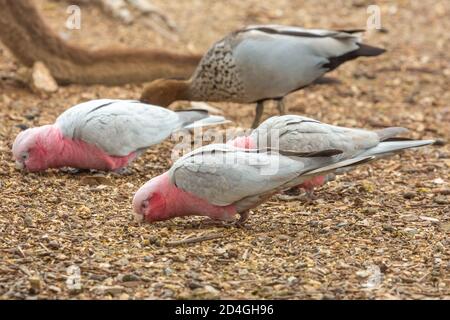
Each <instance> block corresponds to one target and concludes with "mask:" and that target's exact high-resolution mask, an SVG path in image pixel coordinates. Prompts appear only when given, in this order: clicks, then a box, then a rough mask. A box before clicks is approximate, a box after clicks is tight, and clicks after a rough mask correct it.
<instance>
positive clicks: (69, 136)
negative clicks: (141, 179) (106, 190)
mask: <svg viewBox="0 0 450 320" xmlns="http://www.w3.org/2000/svg"><path fill="white" fill-rule="evenodd" d="M225 122H227V121H225V119H224V118H223V117H219V116H210V115H208V113H207V112H205V111H202V110H187V111H177V112H174V111H171V110H169V109H165V108H161V107H157V106H153V105H148V104H144V103H140V102H139V101H132V100H110V99H101V100H92V101H88V102H84V103H81V104H78V105H76V106H73V107H72V108H70V109H68V110H66V111H65V112H63V113H62V114H61V115H60V116H59V117H58V118H57V119H56V122H55V123H54V124H50V125H44V126H41V127H37V128H31V129H27V130H25V131H22V132H21V133H20V134H19V135H18V136H17V137H16V140H15V141H14V144H13V147H12V152H13V156H14V159H15V161H16V165H17V167H18V168H19V169H24V168H26V169H27V170H29V171H32V172H33V171H41V170H45V169H47V168H60V167H73V168H79V169H97V170H119V169H122V168H124V167H126V166H127V165H128V164H129V163H130V162H131V161H132V160H134V159H135V158H136V157H137V156H138V155H139V154H140V153H142V152H143V151H144V150H145V149H147V148H149V147H151V146H152V145H155V144H157V143H160V142H162V141H163V140H165V139H166V138H168V137H169V136H170V135H171V134H172V133H173V132H175V131H177V130H181V129H190V128H194V127H199V126H206V125H212V124H221V123H225Z"/></svg>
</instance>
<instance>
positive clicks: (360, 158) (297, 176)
mask: <svg viewBox="0 0 450 320" xmlns="http://www.w3.org/2000/svg"><path fill="white" fill-rule="evenodd" d="M332 128H333V127H328V129H329V130H330V133H332V130H331V129H332ZM336 130H337V129H336ZM340 130H343V131H344V128H341V129H340ZM387 130H388V129H387ZM388 131H389V130H388ZM386 132H387V131H386ZM356 135H357V131H356V130H355V132H354V137H351V135H349V136H348V137H347V138H345V137H343V139H342V142H340V141H339V140H340V139H339V138H338V137H337V138H336V139H335V140H332V139H330V140H329V141H328V142H325V143H323V144H324V145H325V144H327V146H326V147H325V148H324V147H323V146H322V147H321V145H320V143H318V144H315V143H311V146H310V147H305V148H304V149H305V150H306V152H296V151H293V150H290V149H292V148H290V149H288V150H282V149H280V148H278V149H277V150H275V149H268V150H258V149H244V148H238V147H235V146H233V145H231V144H213V145H208V146H204V147H201V148H198V149H196V150H194V151H192V152H190V153H188V154H186V155H185V156H183V157H182V158H180V159H178V160H177V161H176V162H175V163H174V164H173V166H172V167H171V169H170V170H169V171H167V172H166V173H164V174H162V175H160V176H158V177H156V178H153V179H151V180H150V181H148V182H147V183H146V184H144V185H143V186H142V187H141V188H140V189H139V190H138V191H137V193H136V194H135V196H134V199H133V209H134V213H135V216H136V217H137V218H138V220H146V221H158V220H167V219H170V218H174V217H180V216H187V215H202V216H209V217H211V218H213V219H221V220H230V219H232V218H233V217H234V216H235V214H236V213H239V214H240V216H241V219H240V223H242V222H244V221H245V220H246V219H247V217H248V214H249V210H250V209H251V208H254V207H256V206H258V205H259V204H260V203H262V202H264V201H266V200H267V199H268V198H269V197H271V196H272V195H274V194H276V193H279V192H280V191H283V190H286V189H289V188H291V187H294V186H298V185H301V184H303V183H305V182H306V181H309V180H311V179H312V178H314V177H317V176H326V175H327V174H329V173H333V172H335V171H337V170H344V169H345V168H349V167H353V166H356V165H359V164H362V163H366V162H368V161H371V160H374V159H376V158H378V157H381V156H383V155H386V154H391V153H393V152H397V151H398V150H401V149H405V148H411V147H419V146H424V145H428V144H431V143H433V142H434V141H431V140H423V141H386V142H379V140H380V136H378V135H377V137H376V138H375V137H374V138H373V139H377V140H378V143H373V147H372V148H369V147H368V148H366V149H362V148H361V147H356V146H354V147H351V145H352V144H355V145H364V144H365V142H364V141H362V140H360V139H358V138H357V137H356ZM361 135H362V136H361V138H362V139H363V140H364V139H365V138H366V137H368V136H370V134H369V133H367V132H365V131H361ZM338 136H339V134H338ZM337 147H340V148H337ZM352 149H360V152H359V154H358V155H355V154H353V153H352Z"/></svg>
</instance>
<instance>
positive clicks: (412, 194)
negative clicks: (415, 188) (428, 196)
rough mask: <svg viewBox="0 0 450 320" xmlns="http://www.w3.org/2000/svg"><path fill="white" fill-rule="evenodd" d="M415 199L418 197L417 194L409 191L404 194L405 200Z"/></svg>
mask: <svg viewBox="0 0 450 320" xmlns="http://www.w3.org/2000/svg"><path fill="white" fill-rule="evenodd" d="M415 197H416V193H415V192H412V191H408V192H405V193H404V194H403V198H405V199H413V198H415Z"/></svg>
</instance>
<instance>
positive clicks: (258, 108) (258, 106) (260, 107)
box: [252, 100, 264, 129]
mask: <svg viewBox="0 0 450 320" xmlns="http://www.w3.org/2000/svg"><path fill="white" fill-rule="evenodd" d="M263 111H264V100H260V101H258V102H257V103H256V114H255V120H253V124H252V129H256V127H258V125H259V122H260V121H261V117H262V114H263Z"/></svg>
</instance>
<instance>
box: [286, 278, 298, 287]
mask: <svg viewBox="0 0 450 320" xmlns="http://www.w3.org/2000/svg"><path fill="white" fill-rule="evenodd" d="M287 282H288V284H289V285H293V284H295V283H297V282H298V279H297V278H296V277H294V276H290V277H289V278H288V279H287Z"/></svg>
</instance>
